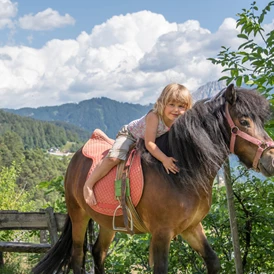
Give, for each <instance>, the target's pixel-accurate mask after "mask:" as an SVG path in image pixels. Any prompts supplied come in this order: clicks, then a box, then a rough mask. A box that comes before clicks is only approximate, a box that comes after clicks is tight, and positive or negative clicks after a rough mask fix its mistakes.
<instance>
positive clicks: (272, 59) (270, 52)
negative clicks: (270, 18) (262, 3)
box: [208, 1, 274, 103]
mask: <svg viewBox="0 0 274 274" xmlns="http://www.w3.org/2000/svg"><path fill="white" fill-rule="evenodd" d="M272 6H274V1H271V2H269V3H268V4H267V6H266V7H265V8H264V9H262V11H261V13H260V14H258V15H257V14H256V12H259V9H258V7H257V6H256V2H253V3H252V4H251V8H250V9H249V10H247V9H243V12H242V13H239V14H237V16H238V17H239V19H238V20H237V25H236V26H237V28H239V29H240V34H238V35H237V36H238V38H239V39H242V40H243V42H244V43H243V44H241V45H240V46H239V47H238V50H235V51H234V50H231V49H230V47H225V46H222V49H223V50H221V51H220V53H219V54H218V55H217V58H209V59H208V60H210V61H211V62H212V63H213V64H220V65H221V66H222V67H224V70H223V72H226V73H229V75H226V76H223V77H221V78H220V79H219V80H226V83H227V84H229V83H231V82H233V81H235V82H236V84H237V86H241V85H242V83H245V84H246V85H250V86H255V87H256V88H257V89H258V90H259V91H261V92H263V93H264V94H265V95H266V96H270V97H271V98H272V101H271V102H272V103H273V98H274V97H273V95H271V94H270V91H271V89H272V86H273V85H274V66H273V63H274V30H271V31H270V32H268V33H266V32H265V31H264V29H263V27H262V23H263V21H264V18H265V15H266V14H267V13H268V12H270V10H271V7H272Z"/></svg>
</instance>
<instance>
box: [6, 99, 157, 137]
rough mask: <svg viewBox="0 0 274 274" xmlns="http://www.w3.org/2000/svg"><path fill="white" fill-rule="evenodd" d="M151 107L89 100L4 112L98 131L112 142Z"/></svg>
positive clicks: (89, 130) (107, 100)
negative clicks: (122, 130)
mask: <svg viewBox="0 0 274 274" xmlns="http://www.w3.org/2000/svg"><path fill="white" fill-rule="evenodd" d="M151 108H152V105H151V104H150V105H146V106H143V105H139V104H130V103H121V102H118V101H115V100H111V99H108V98H105V97H103V98H93V99H90V100H86V101H82V102H80V103H78V104H64V105H61V106H53V107H39V108H22V109H5V111H8V112H12V113H15V114H18V115H21V116H26V117H32V118H34V119H38V120H44V121H63V122H66V123H69V124H73V125H76V126H78V127H80V128H82V129H83V130H85V131H88V132H89V134H91V133H92V132H93V130H94V129H95V128H100V129H101V130H103V131H104V132H105V133H106V134H107V135H108V136H109V137H111V138H114V137H115V136H116V134H117V132H118V130H119V129H120V127H121V126H122V125H124V124H127V123H128V122H130V121H132V120H135V119H137V118H139V117H141V116H143V115H144V114H146V113H147V112H148V111H149V110H150V109H151Z"/></svg>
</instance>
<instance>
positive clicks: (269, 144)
mask: <svg viewBox="0 0 274 274" xmlns="http://www.w3.org/2000/svg"><path fill="white" fill-rule="evenodd" d="M225 115H226V119H227V122H228V124H229V126H230V128H231V139H230V152H231V153H234V146H235V140H236V136H237V135H238V136H240V137H242V138H243V139H245V140H247V141H249V142H250V143H252V144H255V145H257V146H258V150H257V153H256V155H255V158H254V160H253V165H252V166H253V168H254V169H255V170H256V171H258V163H259V160H260V158H261V156H262V154H263V152H264V151H265V150H266V149H267V148H269V147H274V142H273V141H270V142H265V141H261V140H259V139H256V138H254V137H252V136H250V135H248V134H247V133H245V132H243V131H241V130H240V129H239V128H238V127H237V126H235V124H234V122H233V120H232V119H231V116H230V114H229V111H228V103H226V105H225Z"/></svg>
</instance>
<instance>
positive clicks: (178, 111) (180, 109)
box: [163, 102, 187, 126]
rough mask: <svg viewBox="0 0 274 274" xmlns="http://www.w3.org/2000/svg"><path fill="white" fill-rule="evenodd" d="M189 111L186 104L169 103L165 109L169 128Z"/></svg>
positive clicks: (165, 119) (165, 118) (165, 117)
mask: <svg viewBox="0 0 274 274" xmlns="http://www.w3.org/2000/svg"><path fill="white" fill-rule="evenodd" d="M186 110H187V106H186V104H183V103H181V102H169V103H168V104H167V105H166V106H165V108H164V117H163V118H164V121H165V123H166V125H167V126H171V125H170V124H173V122H174V121H175V120H176V119H177V118H178V117H179V116H180V115H182V114H184V113H185V111H186Z"/></svg>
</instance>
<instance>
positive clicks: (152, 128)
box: [145, 112, 179, 173]
mask: <svg viewBox="0 0 274 274" xmlns="http://www.w3.org/2000/svg"><path fill="white" fill-rule="evenodd" d="M158 124H159V118H158V116H157V114H155V113H153V112H150V113H148V115H147V116H146V130H145V146H146V149H147V150H148V151H149V152H150V153H151V154H152V155H153V156H154V157H155V158H156V159H158V160H159V161H161V162H162V164H163V166H164V167H165V169H166V172H167V173H169V171H171V172H172V173H176V172H178V171H179V170H178V167H177V166H176V165H175V163H174V162H175V161H176V160H175V159H174V158H173V157H167V156H166V155H165V154H164V153H163V152H162V151H161V150H160V149H159V147H158V146H157V145H156V144H155V139H156V133H157V128H158Z"/></svg>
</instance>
